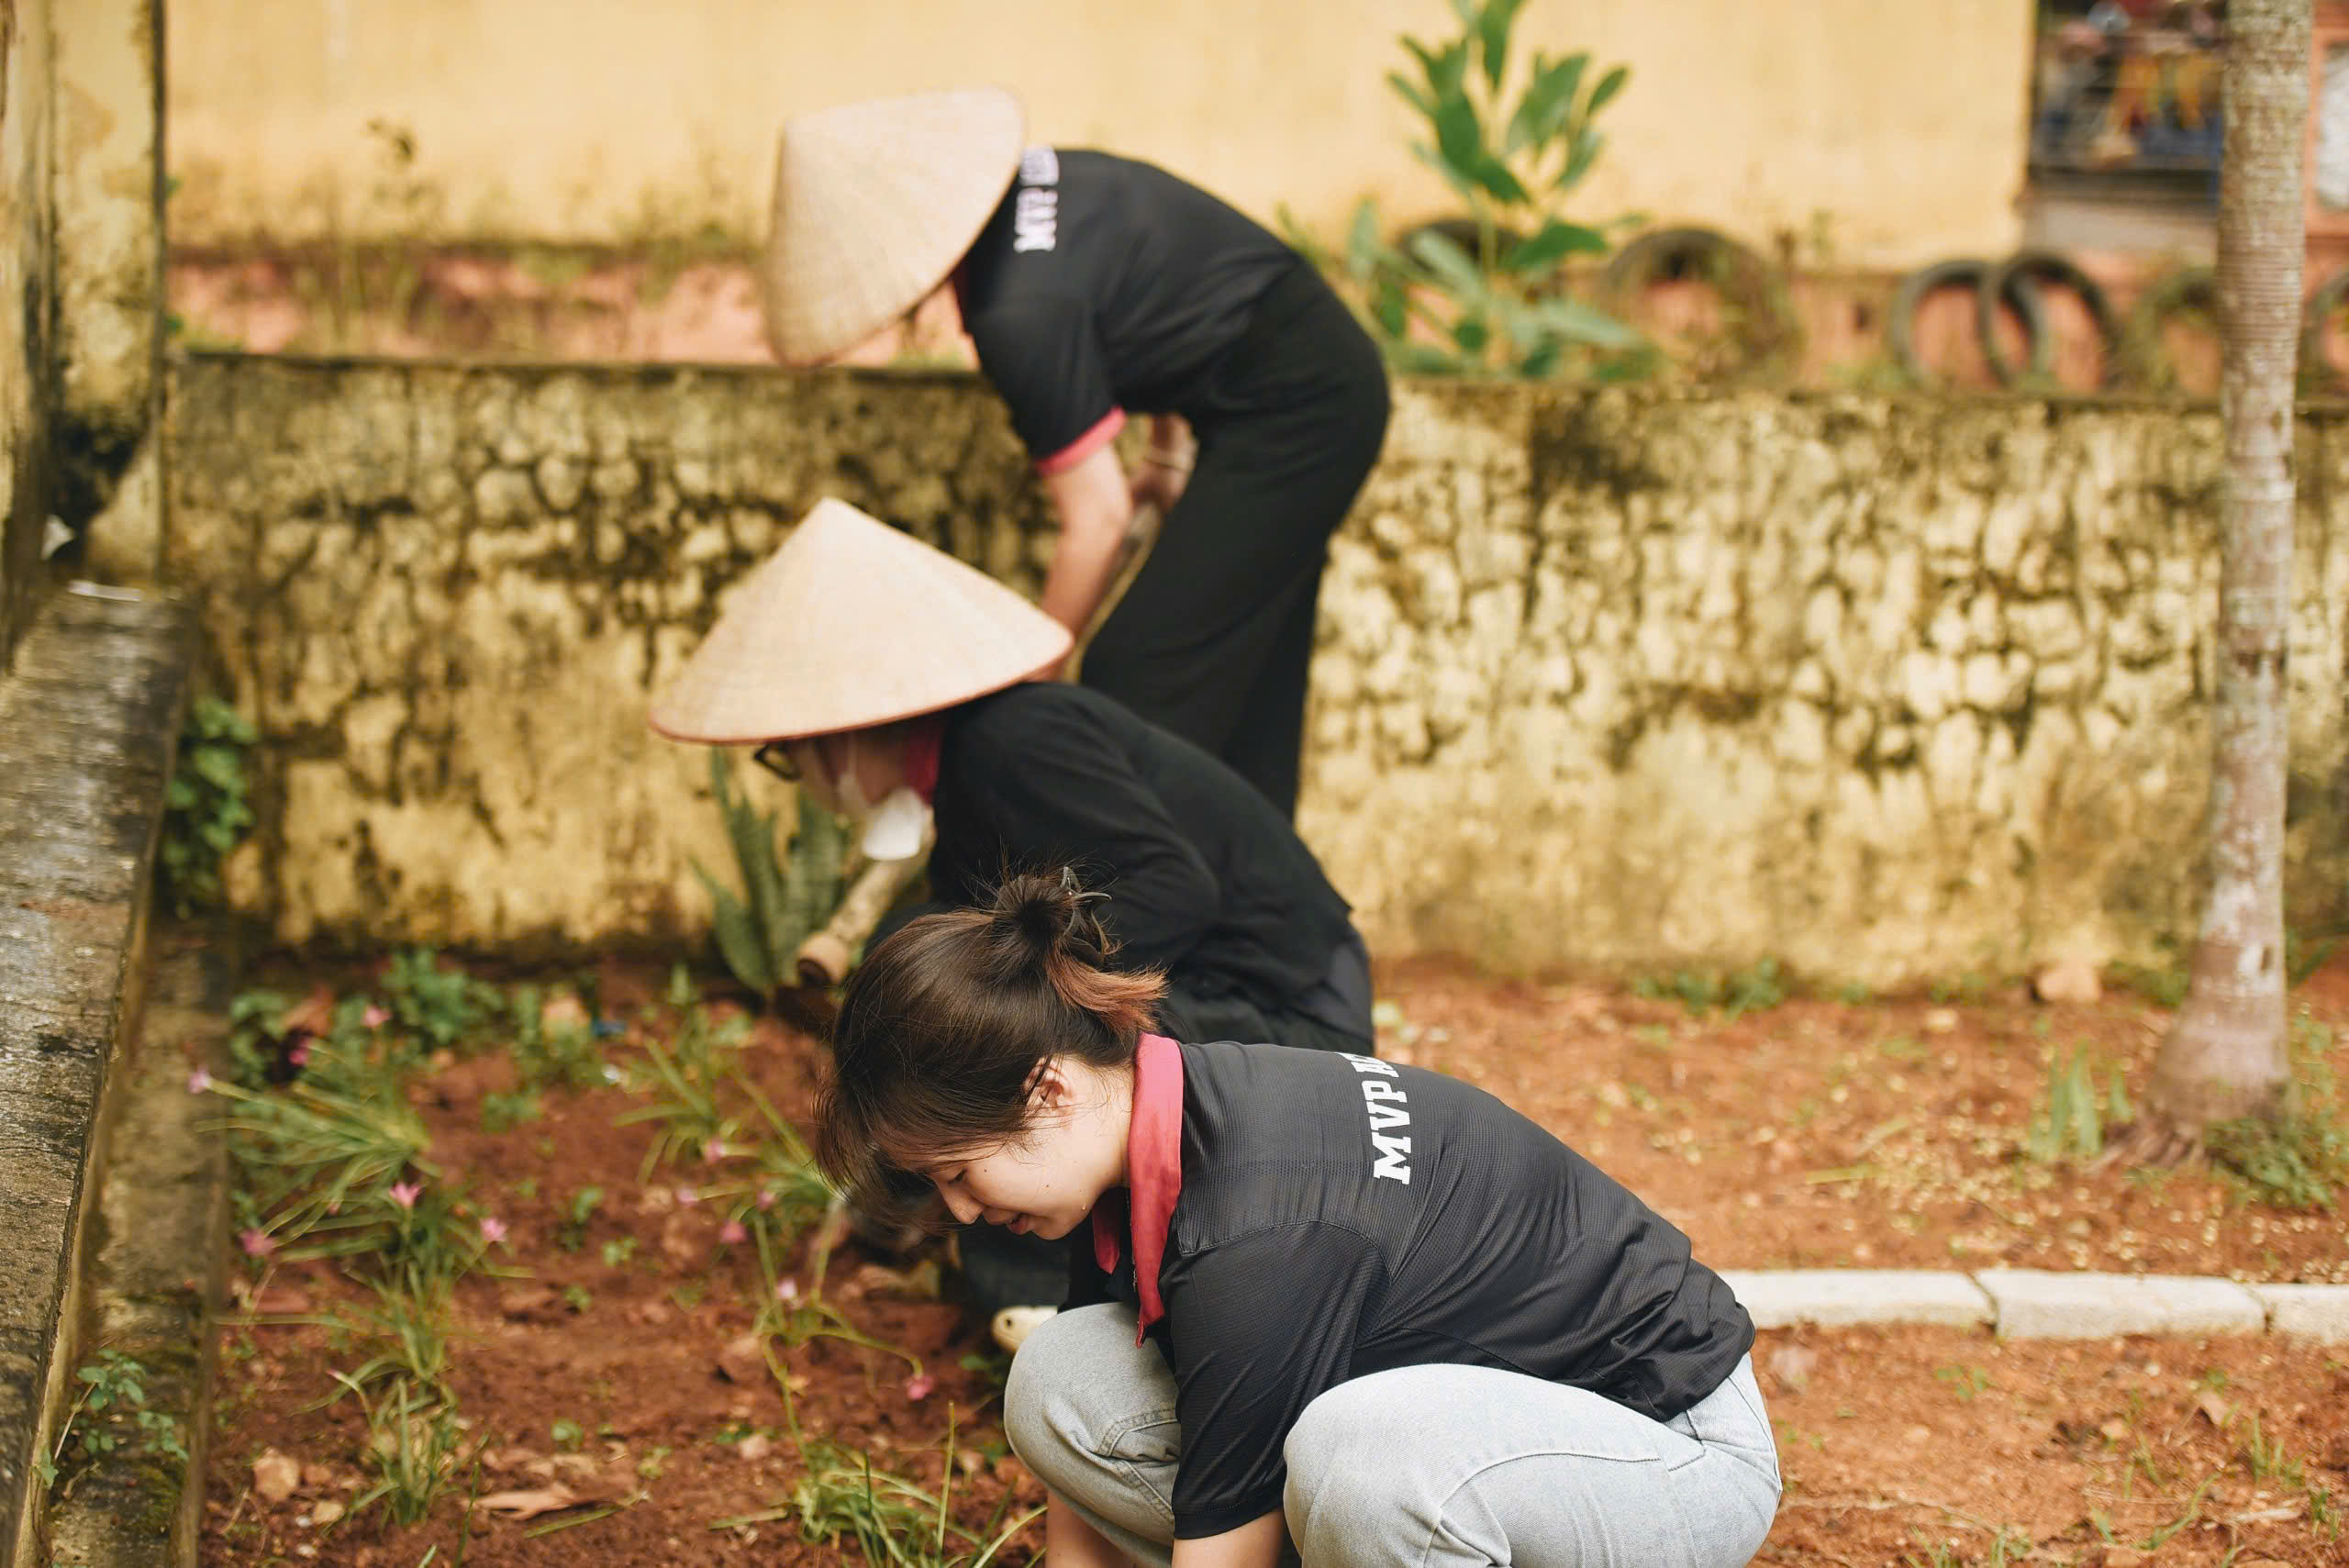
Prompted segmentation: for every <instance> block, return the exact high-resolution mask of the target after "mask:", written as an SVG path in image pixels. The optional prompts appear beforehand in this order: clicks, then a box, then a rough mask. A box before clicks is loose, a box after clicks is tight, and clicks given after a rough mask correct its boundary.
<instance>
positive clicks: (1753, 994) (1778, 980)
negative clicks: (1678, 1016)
mask: <svg viewBox="0 0 2349 1568" xmlns="http://www.w3.org/2000/svg"><path fill="white" fill-rule="evenodd" d="M1631 989H1632V992H1633V993H1634V994H1635V995H1640V996H1643V997H1646V998H1647V999H1648V1000H1650V1001H1675V1002H1678V1003H1679V1004H1680V1005H1681V1006H1684V1007H1686V1008H1687V1009H1688V1011H1689V1012H1690V1013H1691V1014H1692V1015H1694V1016H1696V1017H1698V1018H1703V1017H1706V1016H1708V1015H1710V1014H1714V1013H1719V1014H1720V1015H1721V1016H1722V1017H1723V1018H1727V1019H1729V1020H1731V1021H1732V1022H1733V1021H1735V1020H1736V1019H1738V1018H1742V1017H1743V1016H1744V1015H1745V1014H1747V1013H1756V1012H1764V1011H1766V1010H1768V1009H1769V1008H1772V1007H1775V1006H1777V1005H1778V1004H1779V1003H1781V1002H1783V1001H1785V1000H1786V999H1787V988H1786V982H1785V977H1784V976H1783V975H1782V974H1781V973H1780V972H1779V968H1778V961H1777V960H1776V959H1775V958H1765V959H1763V960H1761V961H1760V962H1756V963H1754V964H1753V965H1751V966H1749V967H1747V968H1744V969H1737V970H1726V971H1725V970H1718V969H1682V970H1675V971H1674V972H1673V973H1672V974H1671V975H1669V976H1668V977H1664V978H1658V977H1655V976H1653V975H1648V976H1642V978H1640V979H1639V980H1637V981H1634V982H1633V983H1632V985H1631Z"/></svg>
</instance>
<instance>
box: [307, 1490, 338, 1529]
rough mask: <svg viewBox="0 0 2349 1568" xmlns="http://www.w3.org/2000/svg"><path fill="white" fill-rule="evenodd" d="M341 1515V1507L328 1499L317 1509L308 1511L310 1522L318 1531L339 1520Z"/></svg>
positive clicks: (331, 1499)
mask: <svg viewBox="0 0 2349 1568" xmlns="http://www.w3.org/2000/svg"><path fill="white" fill-rule="evenodd" d="M342 1515H343V1507H342V1505H341V1504H340V1503H338V1502H336V1501H335V1500H334V1499H333V1498H331V1497H329V1498H328V1499H327V1500H326V1501H325V1502H323V1503H320V1504H319V1505H318V1506H317V1507H315V1508H312V1509H311V1510H310V1522H311V1523H312V1524H314V1525H316V1526H317V1527H318V1528H319V1529H325V1528H326V1527H327V1526H328V1525H330V1524H333V1523H334V1522H335V1521H336V1520H338V1519H340V1518H342Z"/></svg>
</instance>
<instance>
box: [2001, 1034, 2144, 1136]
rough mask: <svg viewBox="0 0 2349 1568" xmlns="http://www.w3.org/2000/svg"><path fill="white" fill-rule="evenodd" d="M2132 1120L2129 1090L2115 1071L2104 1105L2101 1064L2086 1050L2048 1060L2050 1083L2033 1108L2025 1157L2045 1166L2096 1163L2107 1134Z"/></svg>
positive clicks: (2085, 1048) (2056, 1054)
mask: <svg viewBox="0 0 2349 1568" xmlns="http://www.w3.org/2000/svg"><path fill="white" fill-rule="evenodd" d="M2129 1117H2130V1109H2129V1095H2128V1091H2127V1090H2126V1089H2124V1088H2123V1087H2122V1086H2121V1070H2120V1069H2119V1068H2117V1067H2116V1068H2114V1069H2113V1070H2112V1076H2111V1079H2110V1084H2109V1085H2108V1087H2107V1088H2106V1091H2105V1094H2104V1095H2103V1097H2102V1099H2101V1101H2099V1097H2098V1095H2097V1091H2096V1078H2095V1059H2094V1057H2093V1055H2092V1054H2091V1052H2090V1051H2089V1050H2088V1048H2087V1046H2085V1045H2083V1046H2078V1047H2076V1048H2075V1049H2074V1050H2073V1051H2071V1052H2070V1053H2069V1054H2068V1055H2066V1054H2065V1053H2064V1052H2062V1051H2057V1052H2055V1053H2054V1054H2053V1055H2052V1056H2050V1057H2049V1058H2048V1062H2047V1084H2046V1087H2045V1088H2044V1089H2043V1091H2042V1092H2041V1094H2040V1095H2039V1096H2038V1098H2037V1100H2036V1102H2035V1103H2034V1105H2033V1107H2032V1118H2031V1127H2030V1129H2029V1130H2028V1131H2026V1132H2025V1133H2024V1134H2023V1141H2022V1148H2023V1152H2024V1153H2025V1154H2027V1155H2029V1156H2030V1157H2031V1158H2032V1159H2033V1160H2035V1161H2037V1162H2040V1163H2041V1164H2046V1165H2052V1164H2056V1163H2060V1162H2064V1161H2066V1160H2093V1159H2095V1158H2096V1157H2097V1155H2098V1154H2099V1153H2101V1152H2102V1151H2103V1149H2104V1129H2106V1128H2108V1127H2114V1126H2119V1125H2120V1124H2121V1123H2123V1122H2126V1121H2127V1120H2128V1119H2129Z"/></svg>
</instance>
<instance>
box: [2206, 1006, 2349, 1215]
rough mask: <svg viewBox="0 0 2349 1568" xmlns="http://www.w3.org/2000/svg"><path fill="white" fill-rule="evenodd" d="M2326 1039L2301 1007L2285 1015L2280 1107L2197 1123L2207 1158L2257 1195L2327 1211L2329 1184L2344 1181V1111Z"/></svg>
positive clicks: (2347, 1146)
mask: <svg viewBox="0 0 2349 1568" xmlns="http://www.w3.org/2000/svg"><path fill="white" fill-rule="evenodd" d="M2331 1048H2332V1031H2331V1030H2330V1029H2327V1028H2326V1027H2325V1026H2324V1024H2323V1023H2321V1021H2319V1020H2318V1019H2316V1018H2312V1017H2310V1015H2309V1014H2307V1013H2305V1012H2303V1013H2301V1014H2300V1015H2299V1017H2297V1018H2294V1019H2293V1022H2292V1038H2291V1048H2290V1049H2291V1055H2292V1084H2291V1087H2290V1089H2289V1091H2288V1093H2287V1095H2286V1096H2285V1102H2284V1107H2283V1110H2282V1112H2281V1114H2279V1115H2277V1117H2275V1118H2263V1117H2246V1118H2242V1119H2240V1120H2236V1121H2222V1122H2214V1123H2212V1124H2211V1125H2210V1127H2208V1128H2206V1129H2203V1134H2202V1138H2203V1144H2204V1147H2205V1148H2207V1149H2208V1150H2209V1151H2210V1159H2211V1161H2212V1162H2213V1163H2215V1164H2217V1165H2218V1166H2219V1167H2221V1169H2222V1170H2225V1171H2227V1172H2229V1173H2232V1175H2233V1176H2234V1177H2235V1179H2236V1180H2237V1181H2239V1182H2241V1183H2242V1184H2243V1185H2244V1186H2245V1187H2247V1188H2249V1189H2250V1192H2251V1195H2252V1196H2253V1197H2254V1199H2256V1200H2257V1201H2258V1202H2261V1203H2265V1204H2269V1205H2272V1206H2273V1207H2277V1208H2296V1209H2310V1210H2314V1209H2321V1210H2323V1211H2325V1212H2326V1213H2328V1214H2329V1213H2331V1212H2332V1209H2333V1207H2334V1194H2335V1192H2336V1191H2337V1189H2339V1188H2341V1187H2343V1186H2344V1185H2349V1118H2344V1115H2343V1109H2342V1106H2341V1103H2340V1097H2339V1091H2338V1087H2337V1085H2336V1084H2334V1082H2333V1076H2332V1067H2331V1065H2330V1064H2329V1063H2328V1062H2326V1060H2325V1056H2326V1052H2327V1051H2330V1050H2331Z"/></svg>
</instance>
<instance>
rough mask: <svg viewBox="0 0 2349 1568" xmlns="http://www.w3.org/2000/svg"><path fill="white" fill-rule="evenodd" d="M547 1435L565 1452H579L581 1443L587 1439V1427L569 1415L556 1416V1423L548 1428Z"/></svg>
mask: <svg viewBox="0 0 2349 1568" xmlns="http://www.w3.org/2000/svg"><path fill="white" fill-rule="evenodd" d="M547 1436H548V1437H550V1438H551V1439H553V1440H554V1446H555V1447H557V1448H559V1449H561V1450H562V1451H563V1452H565V1453H577V1452H578V1451H579V1445H580V1444H582V1443H584V1442H585V1441H586V1440H587V1433H586V1429H584V1428H583V1427H581V1426H580V1424H579V1423H578V1422H576V1421H574V1420H573V1419H572V1418H570V1417H568V1416H558V1417H557V1418H555V1421H554V1424H553V1425H552V1426H551V1427H549V1428H548V1429H547Z"/></svg>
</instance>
